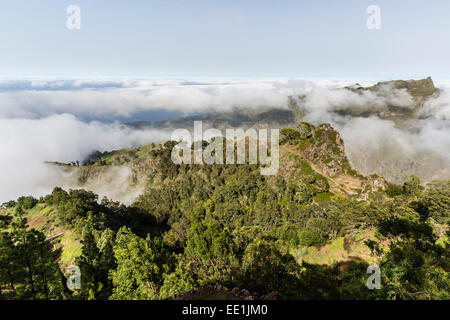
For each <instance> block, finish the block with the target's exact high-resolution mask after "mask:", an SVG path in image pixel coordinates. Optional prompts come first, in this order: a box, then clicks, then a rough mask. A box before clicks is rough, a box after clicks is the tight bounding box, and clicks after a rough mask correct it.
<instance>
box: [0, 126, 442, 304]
mask: <svg viewBox="0 0 450 320" xmlns="http://www.w3.org/2000/svg"><path fill="white" fill-rule="evenodd" d="M205 144H207V143H206V142H205ZM174 145H175V142H173V141H168V142H165V143H162V144H158V145H149V146H142V147H137V148H130V149H124V150H119V151H114V152H111V153H107V154H103V155H102V156H100V157H99V158H98V159H97V160H96V161H95V162H93V163H90V164H86V165H84V166H80V167H78V166H70V167H68V166H64V167H67V168H66V169H67V170H72V171H73V172H74V175H75V177H76V179H78V180H79V182H80V184H81V185H83V184H86V185H89V183H90V181H91V180H98V179H100V180H101V179H102V176H103V175H104V174H105V172H110V170H112V168H128V169H127V170H129V172H132V174H131V177H134V178H133V179H131V180H130V181H128V180H127V182H126V183H129V184H131V185H132V184H139V185H141V186H142V188H143V189H142V190H143V192H142V193H141V194H140V195H139V196H138V197H137V198H136V199H135V200H134V201H133V202H132V203H131V204H130V205H123V204H120V203H118V202H114V201H111V200H108V199H106V198H104V199H98V196H97V195H96V194H94V193H93V192H90V191H85V190H83V189H80V190H69V191H65V190H63V189H61V188H55V189H54V190H53V192H52V193H51V194H49V195H47V196H45V197H42V198H41V199H34V198H32V197H22V198H19V199H17V201H10V202H8V203H5V204H3V205H2V209H0V218H1V220H2V232H1V234H0V235H1V237H0V258H1V259H0V264H1V266H0V271H1V272H0V289H1V291H0V298H2V299H17V298H19V299H44V298H51V299H167V298H171V299H181V298H183V297H188V298H191V299H193V298H203V299H205V298H208V299H223V298H225V299H230V298H231V297H235V298H237V299H250V298H255V297H258V298H264V299H270V298H277V299H449V298H450V277H449V274H448V271H449V268H450V260H449V258H450V255H449V253H450V252H449V248H450V247H449V246H448V242H449V240H448V236H449V228H448V225H449V218H450V181H435V182H433V183H430V184H428V185H426V186H422V185H421V182H420V180H419V179H418V178H417V177H415V176H412V177H411V178H410V179H409V180H407V181H406V182H405V183H404V184H403V185H394V184H391V183H389V182H388V181H386V180H384V179H383V178H381V177H379V176H375V175H373V176H367V177H366V176H363V175H361V174H360V173H358V172H357V171H356V170H354V169H353V168H352V166H351V164H350V163H349V161H348V159H347V157H346V155H345V146H344V141H343V140H342V139H341V137H340V135H339V133H338V132H336V131H335V130H334V129H333V128H332V127H331V126H330V125H329V124H323V125H320V126H317V127H315V126H312V125H310V124H307V123H300V124H299V125H298V126H295V127H294V128H285V129H283V130H282V131H281V146H280V169H279V171H278V174H276V175H273V176H263V175H261V174H260V170H259V167H260V166H259V165H194V164H192V165H185V164H182V165H175V164H174V163H173V162H172V161H171V158H170V155H171V151H172V148H173V146H174ZM123 183H125V182H123ZM119 187H123V186H119V185H118V186H117V188H119ZM125 189H126V188H125ZM373 263H376V264H378V265H379V266H380V268H381V275H382V278H381V281H382V286H381V289H379V290H369V289H368V288H367V287H366V280H367V277H368V275H367V273H366V270H367V267H368V266H369V264H373ZM71 264H75V265H77V266H79V267H80V269H81V273H82V277H81V279H82V280H81V289H79V290H76V291H70V290H68V289H67V288H66V287H65V285H64V283H65V278H64V270H65V267H66V266H68V265H71ZM59 270H62V272H60V271H59ZM66 276H67V275H66ZM232 288H233V289H232Z"/></svg>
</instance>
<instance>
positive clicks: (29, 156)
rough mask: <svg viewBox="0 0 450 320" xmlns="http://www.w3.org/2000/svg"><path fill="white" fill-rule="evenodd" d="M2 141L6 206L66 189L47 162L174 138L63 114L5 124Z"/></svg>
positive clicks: (0, 127) (1, 196)
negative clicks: (58, 188) (61, 187)
mask: <svg viewBox="0 0 450 320" xmlns="http://www.w3.org/2000/svg"><path fill="white" fill-rule="evenodd" d="M0 137H1V139H0V155H1V156H0V168H1V178H0V201H6V200H10V199H16V198H17V197H18V196H21V195H33V196H36V197H37V196H41V195H45V194H47V193H49V192H50V191H51V190H52V189H53V187H54V186H57V185H64V184H65V183H66V181H67V180H66V178H67V177H65V176H64V175H63V174H62V173H61V171H60V170H57V168H56V167H54V166H49V165H48V164H46V163H45V161H57V162H62V163H68V162H72V161H76V160H80V161H81V160H83V159H84V158H86V157H87V156H88V155H89V154H90V153H91V152H92V151H94V150H100V151H111V150H116V149H120V148H125V147H130V146H136V145H142V144H147V143H151V142H153V141H157V140H163V139H167V137H169V135H168V134H166V133H164V132H161V131H156V130H145V131H142V130H130V129H129V128H126V127H124V126H122V125H120V124H117V123H116V124H102V123H99V122H90V123H85V122H82V121H80V120H78V119H77V118H76V117H75V116H73V115H69V114H62V115H52V116H49V117H46V118H41V119H0ZM112 187H116V188H117V187H118V186H112Z"/></svg>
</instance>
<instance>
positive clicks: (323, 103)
mask: <svg viewBox="0 0 450 320" xmlns="http://www.w3.org/2000/svg"><path fill="white" fill-rule="evenodd" d="M355 82H357V81H353V80H340V81H331V80H323V81H303V80H266V81H263V80H234V81H228V80H227V81H225V80H224V81H217V80H216V81H185V80H160V81H156V80H126V81H122V80H114V81H112V80H51V81H50V80H27V81H0V168H1V169H0V170H1V177H0V202H2V201H6V200H10V199H15V198H17V197H18V196H21V195H28V194H31V195H34V196H40V195H44V194H47V193H48V192H50V191H51V190H52V188H53V187H54V186H56V185H62V184H63V182H67V179H66V178H67V177H64V176H63V175H62V173H61V172H60V171H58V170H56V169H55V168H54V167H51V166H48V165H46V164H45V163H44V161H57V162H64V163H67V162H72V161H76V160H83V159H84V158H85V157H86V156H88V155H89V154H90V153H91V152H92V151H94V150H99V151H111V150H116V149H120V148H125V147H131V146H136V145H142V144H147V143H150V142H154V141H158V140H164V139H167V138H169V137H170V133H169V132H163V131H158V130H133V129H130V128H128V127H125V126H122V125H120V124H119V123H117V122H116V123H112V124H111V123H109V124H107V123H102V122H93V121H86V120H82V119H86V117H87V118H89V117H93V116H95V118H99V117H100V118H105V119H108V121H114V119H118V118H119V117H120V118H123V117H130V116H132V115H134V114H137V113H139V112H143V111H148V110H167V111H177V112H182V113H183V114H186V115H189V114H192V113H193V112H204V111H211V110H212V111H224V110H231V109H232V108H234V107H238V108H241V109H242V108H259V107H275V108H283V109H287V108H288V107H289V102H288V101H289V100H288V98H287V97H288V96H302V97H303V107H304V108H305V110H306V113H305V114H304V116H303V120H304V121H309V122H312V123H314V124H320V123H323V122H330V123H331V124H332V125H333V126H335V127H336V129H338V130H339V131H340V133H341V135H342V137H343V139H344V142H345V146H346V152H347V154H348V156H349V158H350V161H351V162H352V164H353V165H354V166H355V167H356V169H358V170H360V171H361V172H362V173H364V174H370V173H378V174H380V175H383V176H385V177H387V178H388V179H389V180H391V181H394V182H401V181H403V180H404V179H405V178H406V177H407V176H408V175H409V174H412V173H416V174H417V175H418V176H419V177H421V178H422V179H424V180H425V181H430V180H432V179H444V178H450V89H449V87H448V86H447V83H437V87H440V88H441V89H442V91H441V93H440V95H439V96H438V97H433V98H431V99H429V100H428V101H427V102H426V103H425V105H424V106H423V107H421V109H420V113H419V114H417V115H415V118H414V120H412V121H410V122H409V123H408V126H406V127H399V126H398V125H396V123H394V122H393V121H392V120H387V119H381V118H379V117H377V116H369V117H367V116H366V117H362V116H349V115H343V114H342V112H341V113H339V112H337V110H340V111H342V110H345V109H346V108H361V109H362V110H363V109H369V110H370V109H371V108H378V107H383V106H387V105H395V106H397V107H400V108H405V109H408V108H411V105H412V103H413V100H412V97H411V96H410V95H409V94H408V92H407V91H406V90H396V89H394V88H392V87H389V86H386V87H385V88H382V89H381V90H380V92H378V93H374V92H371V91H367V92H364V93H362V94H358V93H355V92H352V91H350V90H346V89H339V88H342V87H344V86H347V85H351V84H353V83H355ZM360 83H361V82H360ZM373 83H374V81H366V83H362V84H365V85H369V84H373ZM142 120H152V119H142ZM121 175H122V173H121V174H119V175H118V176H121ZM122 178H123V177H122ZM122 178H120V179H118V180H114V179H112V180H111V179H109V181H110V182H109V185H111V186H112V187H117V186H118V185H120V184H124V183H125V182H123V181H125V180H124V179H125V178H123V179H122ZM64 179H66V180H64ZM121 181H122V182H121ZM106 185H108V184H106ZM68 187H70V186H68ZM92 188H93V189H96V190H95V191H97V192H98V193H101V194H104V195H108V196H111V195H112V196H111V197H113V198H114V193H111V192H109V191H110V190H105V189H104V190H100V189H101V188H100V185H98V186H95V185H93V186H92ZM97 189H98V190H97ZM136 192H137V193H138V191H136ZM122 193H123V192H122ZM130 193H132V192H131V191H130ZM134 196H135V195H132V196H131V198H133V197H134ZM126 201H128V200H126ZM130 201H131V200H130Z"/></svg>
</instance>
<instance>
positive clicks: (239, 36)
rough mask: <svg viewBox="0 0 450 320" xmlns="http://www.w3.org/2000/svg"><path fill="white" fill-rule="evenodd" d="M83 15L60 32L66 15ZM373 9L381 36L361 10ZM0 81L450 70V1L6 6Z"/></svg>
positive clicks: (17, 0) (23, 0) (137, 0)
mask: <svg viewBox="0 0 450 320" xmlns="http://www.w3.org/2000/svg"><path fill="white" fill-rule="evenodd" d="M71 4H75V5H78V6H79V7H80V9H81V30H68V29H67V28H66V20H67V17H68V14H67V13H66V9H67V7H68V6H69V5H71ZM371 4H374V5H378V6H379V7H380V8H381V19H382V20H381V30H368V29H367V28H366V19H367V17H368V15H367V14H366V8H367V7H368V6H369V5H371ZM0 12H1V14H0V43H1V50H0V76H1V77H19V78H20V77H25V76H32V77H45V76H50V77H142V78H147V77H149V78H196V77H210V78H227V77H232V78H233V77H234V78H239V77H243V78H264V77H270V78H273V77H292V78H370V79H394V78H421V77H424V76H428V75H430V76H433V78H435V79H448V78H449V74H450V64H449V62H448V59H449V57H450V41H449V39H450V37H449V36H450V19H448V17H449V15H450V1H448V0H433V1H425V0H396V1H391V0H389V1H381V0H371V1H364V0H342V1H323V0H305V1H300V0H297V1H283V0H280V1H265V0H258V1H253V0H240V1H235V0H226V1H225V0H222V1H219V0H190V1H180V0H167V1H164V0H132V1H122V0H95V1H92V0H68V1H66V0H58V1H54V0H33V1H30V0H14V1H2V3H1V5H0Z"/></svg>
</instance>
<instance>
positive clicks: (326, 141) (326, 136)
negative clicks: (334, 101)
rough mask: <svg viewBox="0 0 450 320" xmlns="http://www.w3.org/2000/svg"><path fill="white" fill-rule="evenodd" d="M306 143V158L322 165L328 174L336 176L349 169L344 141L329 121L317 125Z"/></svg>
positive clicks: (304, 151) (304, 152)
mask: <svg viewBox="0 0 450 320" xmlns="http://www.w3.org/2000/svg"><path fill="white" fill-rule="evenodd" d="M305 144H306V145H305V148H304V150H303V154H304V156H305V158H306V159H308V160H310V161H312V162H314V163H316V164H318V165H320V166H321V167H322V170H323V171H324V173H325V174H326V175H328V176H330V177H335V176H337V175H339V174H342V173H345V171H346V169H349V166H348V160H347V156H346V155H345V148H344V141H343V140H342V138H341V136H340V135H339V133H338V132H337V131H336V130H334V129H333V127H331V125H330V124H329V123H325V124H321V125H320V126H318V127H316V128H315V129H314V132H313V134H312V136H311V137H310V138H308V140H306V142H305Z"/></svg>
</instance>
